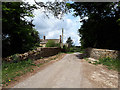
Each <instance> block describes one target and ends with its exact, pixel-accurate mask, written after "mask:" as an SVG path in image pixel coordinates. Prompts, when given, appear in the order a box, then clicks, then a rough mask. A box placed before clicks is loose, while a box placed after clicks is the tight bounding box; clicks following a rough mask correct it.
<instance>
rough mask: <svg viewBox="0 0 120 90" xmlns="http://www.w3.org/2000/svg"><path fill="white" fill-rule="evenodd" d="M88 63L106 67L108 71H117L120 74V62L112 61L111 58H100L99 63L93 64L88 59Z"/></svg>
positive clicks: (117, 60)
mask: <svg viewBox="0 0 120 90" xmlns="http://www.w3.org/2000/svg"><path fill="white" fill-rule="evenodd" d="M85 60H86V61H88V63H92V64H94V65H98V64H102V65H105V66H106V67H107V68H108V69H113V70H117V71H119V72H120V60H119V59H112V58H110V57H106V58H100V59H99V60H98V61H93V62H91V61H90V60H89V59H88V58H85Z"/></svg>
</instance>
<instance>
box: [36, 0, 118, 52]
mask: <svg viewBox="0 0 120 90" xmlns="http://www.w3.org/2000/svg"><path fill="white" fill-rule="evenodd" d="M35 1H36V0H35ZM36 4H37V5H39V6H40V7H43V8H45V10H48V11H49V12H50V13H52V14H53V15H54V16H55V17H59V15H63V14H65V13H68V12H70V11H71V9H73V10H74V16H80V19H81V21H80V22H82V23H83V25H82V26H81V28H80V29H79V34H80V37H81V39H80V41H81V45H82V48H87V47H95V48H107V49H117V50H120V48H119V46H120V42H119V40H120V25H119V24H120V23H119V19H120V13H119V12H120V2H104V3H100V2H99V3H98V2H89V3H88V2H86V3H84V2H83V3H82V2H74V3H65V2H62V3H60V2H58V3H57V2H54V3H51V2H47V3H41V2H36ZM85 17H88V19H87V20H86V19H85Z"/></svg>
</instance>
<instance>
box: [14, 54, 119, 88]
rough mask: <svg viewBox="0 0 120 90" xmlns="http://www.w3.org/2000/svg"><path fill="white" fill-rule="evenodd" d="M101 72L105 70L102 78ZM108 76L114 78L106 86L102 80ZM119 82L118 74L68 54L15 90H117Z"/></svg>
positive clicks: (75, 55) (19, 84) (21, 83)
mask: <svg viewBox="0 0 120 90" xmlns="http://www.w3.org/2000/svg"><path fill="white" fill-rule="evenodd" d="M101 70H104V71H102V72H103V73H104V75H103V74H101V76H100V72H101ZM105 72H107V74H105ZM98 73H99V74H98ZM98 75H99V76H98ZM108 76H110V77H112V78H109V80H108V82H107V84H106V83H104V82H103V81H102V80H103V79H104V80H105V78H106V77H107V78H108ZM103 77H105V78H103ZM99 78H100V79H99ZM101 78H103V79H101ZM111 80H112V81H111ZM117 80H118V77H117V72H115V71H110V72H108V70H107V69H105V68H104V67H102V66H95V65H91V64H89V63H87V62H85V60H82V59H80V54H79V53H74V54H67V55H66V56H65V57H64V58H63V59H61V60H60V61H57V62H55V63H53V64H51V65H49V66H48V67H46V68H44V69H43V70H40V71H39V72H38V73H36V74H35V75H33V76H31V77H29V78H27V79H26V80H24V81H22V82H20V83H18V84H17V85H15V86H14V88H117V86H118V83H117ZM109 82H111V83H110V84H109ZM97 83H98V84H97Z"/></svg>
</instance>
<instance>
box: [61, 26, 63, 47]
mask: <svg viewBox="0 0 120 90" xmlns="http://www.w3.org/2000/svg"><path fill="white" fill-rule="evenodd" d="M61 48H63V28H62V46H61Z"/></svg>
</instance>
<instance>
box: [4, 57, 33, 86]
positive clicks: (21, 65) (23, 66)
mask: <svg viewBox="0 0 120 90" xmlns="http://www.w3.org/2000/svg"><path fill="white" fill-rule="evenodd" d="M30 66H35V64H33V61H32V60H30V59H29V60H26V61H20V62H17V63H9V62H5V61H4V62H3V63H2V83H3V84H8V83H9V82H11V81H14V78H15V77H17V76H21V75H23V74H25V73H26V72H29V71H31V70H32V67H30Z"/></svg>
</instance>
